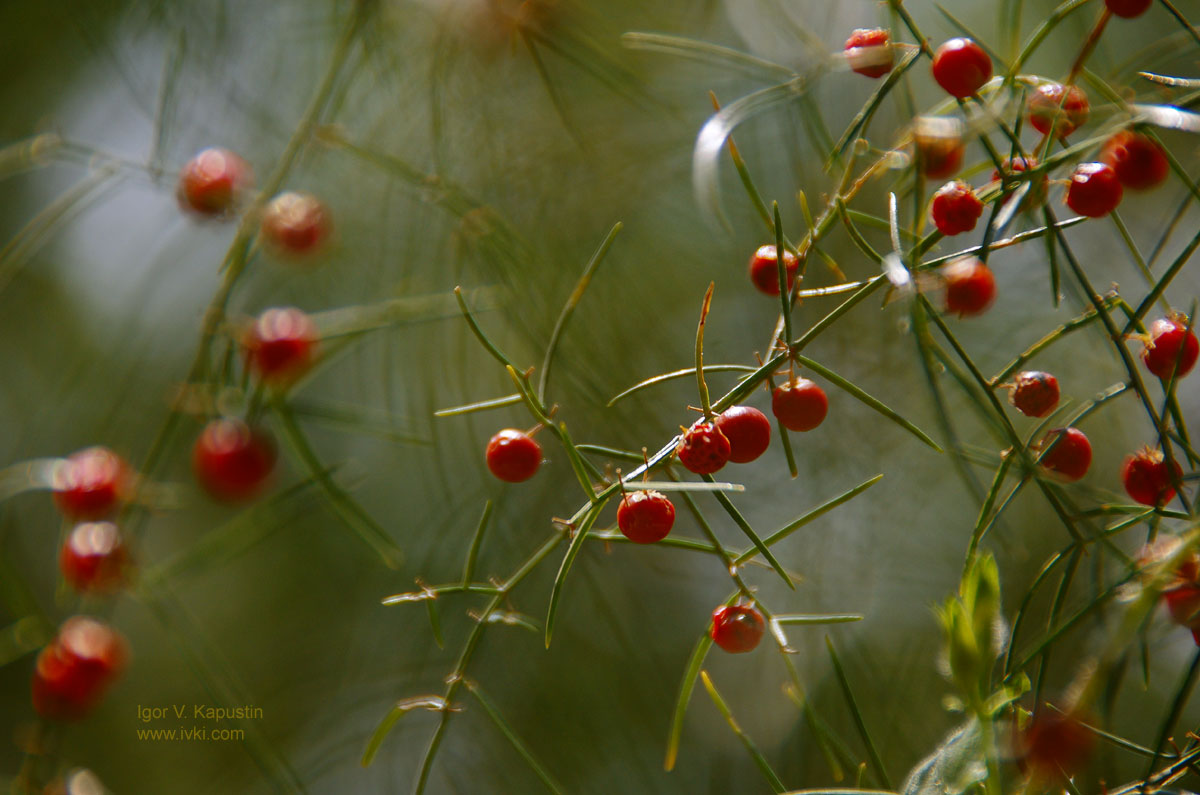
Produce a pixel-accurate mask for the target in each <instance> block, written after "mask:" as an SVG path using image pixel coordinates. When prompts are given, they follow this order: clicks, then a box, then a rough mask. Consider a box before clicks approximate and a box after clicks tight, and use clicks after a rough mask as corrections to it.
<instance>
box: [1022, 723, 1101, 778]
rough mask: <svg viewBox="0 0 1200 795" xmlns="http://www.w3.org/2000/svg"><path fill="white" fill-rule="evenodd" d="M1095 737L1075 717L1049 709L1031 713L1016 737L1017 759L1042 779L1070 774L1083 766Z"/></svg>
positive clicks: (1092, 746)
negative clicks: (1031, 716) (1019, 734)
mask: <svg viewBox="0 0 1200 795" xmlns="http://www.w3.org/2000/svg"><path fill="white" fill-rule="evenodd" d="M1094 746H1095V738H1094V737H1093V735H1092V733H1091V732H1090V731H1088V729H1087V728H1086V727H1085V726H1084V725H1083V723H1082V721H1080V720H1079V718H1078V717H1076V716H1074V715H1072V714H1069V713H1068V714H1063V713H1059V712H1054V711H1051V710H1042V711H1041V712H1039V713H1037V714H1036V715H1034V716H1033V718H1032V720H1031V721H1030V723H1029V725H1028V726H1027V727H1026V728H1025V731H1024V732H1022V734H1021V739H1020V752H1021V756H1020V760H1021V762H1022V763H1023V765H1024V766H1025V768H1026V769H1028V770H1029V771H1030V772H1031V773H1032V774H1033V775H1034V776H1035V777H1038V778H1040V779H1042V780H1046V779H1062V778H1064V777H1067V778H1069V777H1071V776H1074V775H1075V774H1076V773H1079V772H1080V771H1081V770H1082V769H1083V768H1084V766H1086V765H1087V762H1088V759H1089V758H1090V757H1091V755H1092V749H1093V748H1094Z"/></svg>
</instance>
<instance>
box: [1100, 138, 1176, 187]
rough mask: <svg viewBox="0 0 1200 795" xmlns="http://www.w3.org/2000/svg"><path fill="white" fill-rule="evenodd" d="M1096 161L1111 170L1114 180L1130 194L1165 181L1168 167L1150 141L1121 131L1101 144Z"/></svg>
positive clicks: (1163, 156) (1161, 153)
mask: <svg viewBox="0 0 1200 795" xmlns="http://www.w3.org/2000/svg"><path fill="white" fill-rule="evenodd" d="M1100 159H1101V160H1102V161H1104V162H1105V163H1108V164H1109V165H1110V166H1112V167H1113V170H1114V171H1116V172H1117V179H1119V180H1121V184H1122V185H1124V186H1125V187H1127V188H1129V189H1130V190H1148V189H1150V188H1153V187H1155V186H1156V185H1158V184H1159V183H1160V182H1162V181H1163V180H1164V179H1166V178H1167V172H1168V171H1169V170H1170V168H1171V167H1170V164H1169V163H1168V162H1167V156H1166V154H1164V153H1163V150H1162V147H1161V146H1159V145H1158V143H1157V142H1155V141H1154V140H1152V139H1150V138H1148V137H1146V136H1145V135H1142V134H1141V133H1135V132H1132V131H1130V130H1122V131H1121V132H1119V133H1116V134H1115V135H1113V136H1112V137H1111V138H1109V139H1108V141H1106V142H1105V144H1104V148H1102V149H1101V150H1100Z"/></svg>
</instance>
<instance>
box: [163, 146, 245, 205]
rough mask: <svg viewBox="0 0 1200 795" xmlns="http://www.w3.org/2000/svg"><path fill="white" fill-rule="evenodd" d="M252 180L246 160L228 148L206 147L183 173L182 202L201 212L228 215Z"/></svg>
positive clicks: (180, 199)
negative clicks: (239, 195)
mask: <svg viewBox="0 0 1200 795" xmlns="http://www.w3.org/2000/svg"><path fill="white" fill-rule="evenodd" d="M250 181H251V176H250V167H249V166H248V165H246V161H244V160H242V159H241V158H240V157H238V156H237V155H235V154H234V153H233V152H230V151H229V150H227V149H205V150H204V151H203V152H200V153H199V154H197V155H196V156H195V157H193V158H192V159H191V160H189V161H188V162H187V165H185V166H184V167H183V170H182V171H181V172H180V174H179V189H178V198H179V203H180V204H181V205H182V206H183V207H184V208H185V209H188V210H191V211H192V212H194V213H197V214H199V215H204V216H217V215H226V214H228V213H230V212H231V211H232V210H233V208H234V205H235V204H236V202H237V198H238V194H239V193H240V192H241V191H242V190H244V189H245V188H246V187H247V186H248V185H249V184H250Z"/></svg>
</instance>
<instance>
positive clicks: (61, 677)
mask: <svg viewBox="0 0 1200 795" xmlns="http://www.w3.org/2000/svg"><path fill="white" fill-rule="evenodd" d="M128 661H129V645H128V643H126V641H125V639H124V638H123V637H122V636H121V634H120V633H118V632H117V631H116V630H114V629H113V628H112V627H110V626H108V625H107V624H104V623H102V622H100V621H97V620H96V619H93V618H87V617H85V616H75V617H74V618H70V619H67V621H66V622H65V623H64V624H63V625H62V627H61V628H60V629H59V631H58V635H57V637H55V639H54V640H52V641H51V642H50V643H49V644H48V645H47V646H46V647H45V648H44V649H42V651H41V653H39V654H38V657H37V663H36V665H35V667H34V672H33V681H32V683H31V688H32V695H33V707H34V709H36V710H37V711H38V713H39V714H40V715H42V716H43V717H46V718H51V719H56V720H79V719H80V718H83V717H85V716H86V715H87V714H88V713H89V712H91V711H92V709H94V708H95V707H96V705H97V704H99V703H100V700H101V699H102V698H103V696H104V693H105V691H106V690H107V689H108V687H109V686H110V685H111V684H112V682H113V681H114V680H115V679H116V678H117V677H118V676H120V674H121V672H122V671H124V669H125V666H126V664H127V663H128Z"/></svg>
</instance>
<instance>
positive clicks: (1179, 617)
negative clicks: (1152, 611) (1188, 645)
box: [1163, 582, 1200, 645]
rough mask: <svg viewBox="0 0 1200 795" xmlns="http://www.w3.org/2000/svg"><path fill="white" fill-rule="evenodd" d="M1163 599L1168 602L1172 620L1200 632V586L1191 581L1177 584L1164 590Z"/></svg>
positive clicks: (1199, 641) (1199, 643)
mask: <svg viewBox="0 0 1200 795" xmlns="http://www.w3.org/2000/svg"><path fill="white" fill-rule="evenodd" d="M1163 601H1164V602H1166V603H1167V610H1168V612H1170V614H1171V620H1172V621H1174V622H1175V623H1176V624H1179V625H1180V626H1181V627H1187V628H1188V629H1190V630H1192V632H1193V633H1200V586H1197V585H1196V584H1195V583H1190V582H1185V583H1180V584H1177V585H1175V586H1173V587H1171V588H1168V589H1167V590H1164V591H1163ZM1196 636H1197V635H1196V634H1194V635H1193V637H1196ZM1197 645H1200V640H1197Z"/></svg>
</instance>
